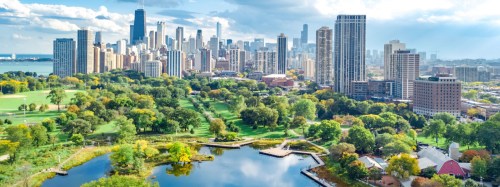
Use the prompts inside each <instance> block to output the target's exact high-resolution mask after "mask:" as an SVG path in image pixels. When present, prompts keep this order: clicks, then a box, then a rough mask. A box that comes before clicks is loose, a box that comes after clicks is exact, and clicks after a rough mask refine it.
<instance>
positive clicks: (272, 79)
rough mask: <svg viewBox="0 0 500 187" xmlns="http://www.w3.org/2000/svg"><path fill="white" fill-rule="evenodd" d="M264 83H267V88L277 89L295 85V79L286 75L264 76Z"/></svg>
mask: <svg viewBox="0 0 500 187" xmlns="http://www.w3.org/2000/svg"><path fill="white" fill-rule="evenodd" d="M262 82H264V83H266V84H267V86H270V87H276V86H284V87H289V86H293V85H294V81H293V79H291V78H288V77H286V75H285V74H270V75H266V76H262Z"/></svg>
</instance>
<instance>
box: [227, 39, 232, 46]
mask: <svg viewBox="0 0 500 187" xmlns="http://www.w3.org/2000/svg"><path fill="white" fill-rule="evenodd" d="M231 44H233V39H227V40H226V46H228V47H229V46H230V45H231Z"/></svg>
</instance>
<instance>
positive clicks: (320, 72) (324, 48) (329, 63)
mask: <svg viewBox="0 0 500 187" xmlns="http://www.w3.org/2000/svg"><path fill="white" fill-rule="evenodd" d="M332 37H333V30H332V29H330V28H328V27H321V28H320V29H318V30H317V31H316V68H315V69H316V74H315V75H314V78H315V79H316V83H317V84H319V85H333V59H332V58H333V55H332V53H333V47H332V45H333V41H332V39H333V38H332Z"/></svg>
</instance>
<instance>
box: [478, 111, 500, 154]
mask: <svg viewBox="0 0 500 187" xmlns="http://www.w3.org/2000/svg"><path fill="white" fill-rule="evenodd" d="M498 137H500V113H497V114H495V115H493V116H491V117H490V119H488V121H486V122H484V123H483V124H482V125H479V127H478V128H477V140H478V142H479V143H480V144H481V145H484V146H486V149H487V150H488V151H490V152H491V153H493V154H495V153H498V152H499V151H500V141H498Z"/></svg>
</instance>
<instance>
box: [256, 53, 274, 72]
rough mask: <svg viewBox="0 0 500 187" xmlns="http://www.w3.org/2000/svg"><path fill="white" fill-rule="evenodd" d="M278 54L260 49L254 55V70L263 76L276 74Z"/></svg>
mask: <svg viewBox="0 0 500 187" xmlns="http://www.w3.org/2000/svg"><path fill="white" fill-rule="evenodd" d="M277 57H278V53H277V52H276V51H268V50H267V48H260V49H259V50H258V51H257V52H256V53H255V62H256V70H257V71H261V72H263V73H264V74H277V73H278V63H277V62H278V60H277Z"/></svg>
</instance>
